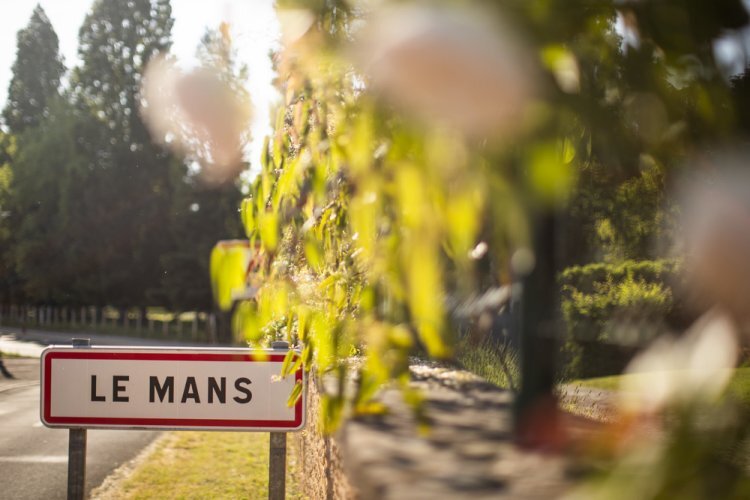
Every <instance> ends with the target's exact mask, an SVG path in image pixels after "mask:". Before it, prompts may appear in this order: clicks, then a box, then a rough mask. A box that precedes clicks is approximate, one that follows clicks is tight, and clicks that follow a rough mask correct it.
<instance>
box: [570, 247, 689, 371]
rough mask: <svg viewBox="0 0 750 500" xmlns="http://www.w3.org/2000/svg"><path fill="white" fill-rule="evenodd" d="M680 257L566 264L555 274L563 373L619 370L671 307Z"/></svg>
mask: <svg viewBox="0 0 750 500" xmlns="http://www.w3.org/2000/svg"><path fill="white" fill-rule="evenodd" d="M679 268H680V263H679V261H676V260H657V261H640V262H635V261H625V262H623V263H620V264H600V263H596V264H588V265H586V266H576V267H570V268H568V269H566V270H565V271H563V272H562V273H561V274H560V277H559V282H560V286H561V291H562V304H561V307H562V313H563V317H564V319H565V323H566V330H567V339H566V340H567V342H566V353H567V355H568V358H569V359H568V363H567V370H566V372H567V373H566V375H567V376H577V377H580V376H599V375H606V374H611V373H616V372H618V371H620V370H622V369H623V368H624V366H625V363H626V362H627V360H628V359H629V358H630V356H632V354H633V353H634V352H635V347H637V346H639V345H642V344H644V343H645V342H647V341H649V340H650V339H651V338H653V336H654V335H655V334H656V333H657V332H658V331H659V330H660V329H661V328H662V327H663V324H664V319H665V318H666V317H667V316H669V315H670V314H672V312H673V310H674V309H675V307H676V301H675V295H674V292H673V287H674V286H675V284H676V283H677V279H678V278H677V276H678V272H679Z"/></svg>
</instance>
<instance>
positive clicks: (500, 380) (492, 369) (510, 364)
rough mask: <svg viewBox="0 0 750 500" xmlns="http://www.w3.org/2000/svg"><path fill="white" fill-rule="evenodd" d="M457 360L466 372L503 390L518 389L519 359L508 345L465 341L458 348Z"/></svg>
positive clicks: (493, 342) (486, 341)
mask: <svg viewBox="0 0 750 500" xmlns="http://www.w3.org/2000/svg"><path fill="white" fill-rule="evenodd" d="M456 359H457V360H458V362H459V363H460V364H461V366H462V367H463V368H465V369H466V370H468V371H470V372H472V373H475V374H477V375H479V376H480V377H482V378H483V379H485V380H487V381H488V382H490V383H492V384H495V385H496V386H498V387H500V388H502V389H513V390H516V389H517V388H518V381H519V373H518V358H517V356H516V354H515V352H513V350H512V349H511V348H510V346H508V345H507V344H501V343H498V342H495V341H492V340H489V339H487V340H484V341H481V342H478V343H476V342H471V341H469V340H464V341H462V342H460V343H459V345H458V347H457V348H456Z"/></svg>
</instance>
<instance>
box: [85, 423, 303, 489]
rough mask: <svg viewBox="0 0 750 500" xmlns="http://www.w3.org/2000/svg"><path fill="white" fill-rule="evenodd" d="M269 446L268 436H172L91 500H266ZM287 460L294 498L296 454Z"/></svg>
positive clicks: (102, 487)
mask: <svg viewBox="0 0 750 500" xmlns="http://www.w3.org/2000/svg"><path fill="white" fill-rule="evenodd" d="M290 441H291V440H290ZM268 442H269V435H268V433H267V432H261V433H256V432H197V431H183V432H170V433H167V434H166V435H165V436H164V437H163V438H161V439H159V440H158V441H157V442H156V444H155V445H154V446H153V447H152V448H151V449H150V450H149V451H147V452H146V453H145V454H144V455H145V456H142V457H140V458H139V459H137V460H136V461H135V463H133V464H130V466H125V467H126V468H127V469H128V470H126V471H125V472H124V473H121V474H120V475H121V476H123V477H121V478H119V479H115V480H113V481H105V483H104V484H103V485H102V486H101V487H100V488H98V489H97V490H96V491H94V492H93V494H92V498H94V499H98V500H105V499H163V498H170V499H199V498H200V499H202V498H230V499H231V498H250V499H265V498H268ZM287 457H288V458H287V496H286V497H287V498H289V499H298V498H301V496H300V494H299V493H298V489H297V484H296V482H295V481H294V479H295V478H296V474H295V472H296V471H295V465H296V464H295V463H294V462H293V457H294V454H293V453H291V452H288V453H287ZM117 475H118V473H115V476H117Z"/></svg>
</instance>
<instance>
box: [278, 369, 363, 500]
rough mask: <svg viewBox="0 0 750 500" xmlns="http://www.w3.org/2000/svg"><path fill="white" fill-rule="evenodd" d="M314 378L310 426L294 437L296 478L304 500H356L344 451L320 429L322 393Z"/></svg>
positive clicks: (310, 386) (309, 393) (309, 397)
mask: <svg viewBox="0 0 750 500" xmlns="http://www.w3.org/2000/svg"><path fill="white" fill-rule="evenodd" d="M318 383H319V381H318V380H317V377H315V376H314V375H313V374H311V376H310V381H309V383H308V388H307V415H305V417H306V419H307V424H306V426H305V429H304V430H303V431H302V432H298V433H294V434H292V435H290V437H291V440H290V441H291V453H294V454H295V460H296V463H297V464H298V467H297V471H298V474H299V477H298V478H297V480H298V482H299V484H300V490H301V491H302V493H303V496H304V498H306V499H311V500H339V499H354V498H357V495H356V494H355V493H354V489H353V488H352V487H351V485H350V484H349V480H348V478H347V476H346V474H345V473H344V467H343V464H342V462H341V449H340V446H339V443H338V440H337V438H336V437H335V436H324V435H323V433H322V432H321V426H320V391H319V390H318Z"/></svg>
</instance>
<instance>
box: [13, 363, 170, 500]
mask: <svg viewBox="0 0 750 500" xmlns="http://www.w3.org/2000/svg"><path fill="white" fill-rule="evenodd" d="M5 365H6V367H7V368H8V370H9V371H10V372H11V373H13V374H14V376H15V377H16V378H15V379H13V380H8V379H3V378H0V485H2V487H1V488H0V490H1V491H0V497H2V498H7V499H9V500H11V499H12V500H25V499H29V500H30V499H34V500H36V499H50V500H51V499H58V498H60V499H64V498H66V486H67V473H68V468H67V467H68V466H67V461H68V456H67V453H68V431H67V430H66V429H48V428H46V427H44V426H42V424H41V423H40V422H39V360H37V359H5ZM158 434H159V433H158V432H151V431H110V430H89V431H88V447H87V470H86V490H87V494H88V493H89V492H90V491H91V490H92V489H93V488H95V487H97V486H98V485H99V484H101V482H102V481H103V480H104V478H106V477H107V476H108V475H109V474H110V473H111V472H112V471H113V470H114V469H116V468H117V467H118V466H119V465H120V464H122V463H124V462H126V461H128V460H130V459H132V458H134V457H135V456H136V455H137V454H138V452H139V451H140V450H141V449H143V447H145V446H146V445H147V444H149V443H150V442H151V441H152V440H154V439H155V438H156V437H157V436H158Z"/></svg>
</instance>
